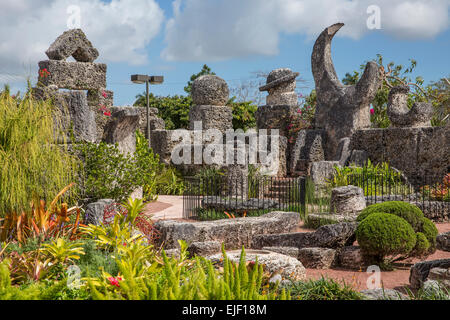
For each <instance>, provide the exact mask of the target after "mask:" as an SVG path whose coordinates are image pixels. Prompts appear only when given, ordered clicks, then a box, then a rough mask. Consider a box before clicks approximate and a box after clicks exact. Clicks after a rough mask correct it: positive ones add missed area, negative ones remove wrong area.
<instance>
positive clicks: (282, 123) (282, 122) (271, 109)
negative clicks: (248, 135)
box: [255, 105, 296, 137]
mask: <svg viewBox="0 0 450 320" xmlns="http://www.w3.org/2000/svg"><path fill="white" fill-rule="evenodd" d="M295 113H296V107H295V106H292V105H266V106H260V107H258V109H257V110H256V113H255V117H256V125H257V127H258V129H260V130H261V129H266V130H269V129H277V130H279V135H280V136H284V137H287V136H288V135H289V130H288V129H287V128H288V125H289V123H290V121H291V117H292V116H294V115H295ZM269 133H270V132H268V134H269Z"/></svg>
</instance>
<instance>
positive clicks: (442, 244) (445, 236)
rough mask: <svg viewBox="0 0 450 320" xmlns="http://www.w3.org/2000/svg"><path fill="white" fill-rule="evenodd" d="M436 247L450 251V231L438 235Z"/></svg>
mask: <svg viewBox="0 0 450 320" xmlns="http://www.w3.org/2000/svg"><path fill="white" fill-rule="evenodd" d="M436 247H437V249H439V250H442V251H448V252H450V231H449V232H446V233H441V234H440V235H438V236H437V237H436Z"/></svg>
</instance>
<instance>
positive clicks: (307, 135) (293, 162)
mask: <svg viewBox="0 0 450 320" xmlns="http://www.w3.org/2000/svg"><path fill="white" fill-rule="evenodd" d="M325 136H326V134H325V131H324V130H315V129H307V130H300V131H299V132H298V134H297V137H296V139H295V144H294V145H293V146H292V147H291V149H290V152H289V172H290V173H295V172H296V171H303V172H308V171H309V170H310V167H311V164H312V163H313V162H318V161H324V160H325V153H324V149H323V145H324V144H325V143H326V141H325Z"/></svg>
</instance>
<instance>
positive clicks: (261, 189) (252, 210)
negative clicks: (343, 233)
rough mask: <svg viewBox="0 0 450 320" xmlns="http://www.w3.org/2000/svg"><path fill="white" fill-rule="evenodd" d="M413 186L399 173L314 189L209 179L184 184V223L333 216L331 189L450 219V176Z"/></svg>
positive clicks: (292, 183) (260, 180)
mask: <svg viewBox="0 0 450 320" xmlns="http://www.w3.org/2000/svg"><path fill="white" fill-rule="evenodd" d="M416 181H421V182H420V184H417V183H415V184H412V183H410V182H409V181H408V179H406V178H405V177H404V176H402V175H400V174H392V175H391V174H389V175H386V174H373V173H364V172H363V173H360V174H350V175H346V176H345V177H337V178H334V179H331V180H329V181H328V182H327V183H326V184H324V185H317V184H314V183H313V182H312V181H311V180H310V179H309V178H304V177H300V178H280V177H257V178H249V177H232V178H230V177H225V176H218V177H210V178H189V179H186V180H185V191H184V194H183V218H185V219H195V220H216V219H226V218H233V217H242V216H259V215H262V214H264V213H267V212H270V211H277V210H278V211H294V212H299V213H300V214H301V215H303V216H305V215H307V214H310V213H327V212H330V210H329V206H330V198H331V190H332V188H334V187H339V186H345V185H355V186H358V187H360V188H362V189H363V191H364V195H365V197H366V202H367V205H370V204H374V203H379V202H384V201H394V200H396V201H407V202H410V203H413V204H415V205H417V206H418V207H419V208H421V210H422V211H423V212H424V214H425V215H426V216H427V217H429V218H431V219H433V220H435V221H448V220H449V218H450V194H449V193H450V190H449V186H450V176H447V177H444V178H442V177H436V176H426V177H420V179H416Z"/></svg>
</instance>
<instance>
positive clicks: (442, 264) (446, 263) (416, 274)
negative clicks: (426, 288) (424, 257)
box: [409, 259, 450, 289]
mask: <svg viewBox="0 0 450 320" xmlns="http://www.w3.org/2000/svg"><path fill="white" fill-rule="evenodd" d="M434 268H450V259H440V260H432V261H423V262H418V263H416V264H414V265H413V266H412V267H411V270H410V274H409V283H410V284H411V287H412V288H413V289H419V288H421V287H422V286H423V284H424V282H425V281H426V280H427V278H428V275H429V273H430V270H431V269H434Z"/></svg>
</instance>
